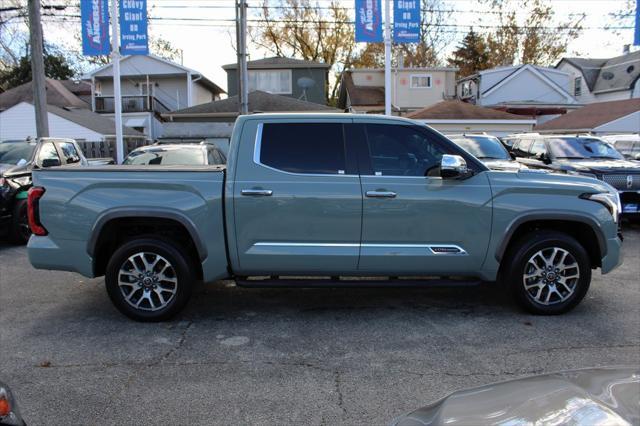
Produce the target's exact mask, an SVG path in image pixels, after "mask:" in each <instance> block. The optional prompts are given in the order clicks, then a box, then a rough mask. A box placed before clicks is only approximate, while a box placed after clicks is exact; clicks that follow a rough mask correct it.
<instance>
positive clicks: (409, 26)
mask: <svg viewBox="0 0 640 426" xmlns="http://www.w3.org/2000/svg"><path fill="white" fill-rule="evenodd" d="M639 1H640V0H639ZM393 41H394V42H396V43H418V42H419V41H420V0H394V2H393Z"/></svg>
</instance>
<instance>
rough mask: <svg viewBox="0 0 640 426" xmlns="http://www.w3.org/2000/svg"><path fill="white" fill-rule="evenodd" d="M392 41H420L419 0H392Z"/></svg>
mask: <svg viewBox="0 0 640 426" xmlns="http://www.w3.org/2000/svg"><path fill="white" fill-rule="evenodd" d="M393 41H394V42H396V43H418V42H419V41H420V0H394V2H393Z"/></svg>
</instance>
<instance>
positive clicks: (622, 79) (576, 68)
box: [556, 50, 640, 104]
mask: <svg viewBox="0 0 640 426" xmlns="http://www.w3.org/2000/svg"><path fill="white" fill-rule="evenodd" d="M556 69H558V70H560V71H564V72H566V73H568V74H569V75H570V76H571V92H572V94H573V96H574V97H575V98H576V100H577V101H578V102H580V103H583V104H588V103H592V102H605V101H618V100H623V99H634V98H640V83H638V80H639V79H640V50H638V51H635V52H632V53H627V54H625V55H622V56H616V57H615V58H609V59H591V58H563V59H562V60H560V62H558V64H557V65H556Z"/></svg>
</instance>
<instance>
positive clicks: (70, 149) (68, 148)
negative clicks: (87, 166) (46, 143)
mask: <svg viewBox="0 0 640 426" xmlns="http://www.w3.org/2000/svg"><path fill="white" fill-rule="evenodd" d="M58 146H59V147H60V151H62V155H63V156H64V159H65V162H66V163H67V164H73V163H79V162H80V154H78V150H77V149H76V147H75V146H74V145H73V144H72V143H70V142H58Z"/></svg>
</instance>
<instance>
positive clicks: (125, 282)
mask: <svg viewBox="0 0 640 426" xmlns="http://www.w3.org/2000/svg"><path fill="white" fill-rule="evenodd" d="M118 287H119V288H120V292H121V293H122V296H123V297H124V300H125V301H126V302H127V303H128V304H129V305H131V306H133V307H134V308H136V309H141V310H144V311H158V310H160V309H163V308H165V307H166V306H167V305H168V304H169V303H170V302H171V301H172V300H173V298H174V297H175V295H176V291H177V289H178V277H177V275H176V270H175V268H174V267H173V265H172V264H171V263H170V262H169V261H168V260H167V259H165V258H164V257H162V256H160V255H159V254H156V253H150V252H139V253H135V254H133V255H131V256H130V257H129V258H127V260H125V261H124V263H123V264H122V266H121V267H120V270H119V271H118Z"/></svg>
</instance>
